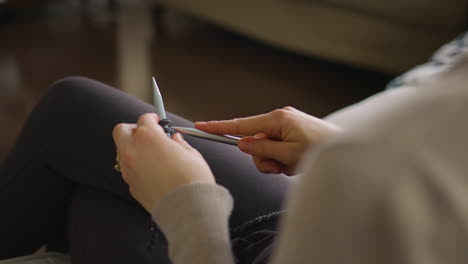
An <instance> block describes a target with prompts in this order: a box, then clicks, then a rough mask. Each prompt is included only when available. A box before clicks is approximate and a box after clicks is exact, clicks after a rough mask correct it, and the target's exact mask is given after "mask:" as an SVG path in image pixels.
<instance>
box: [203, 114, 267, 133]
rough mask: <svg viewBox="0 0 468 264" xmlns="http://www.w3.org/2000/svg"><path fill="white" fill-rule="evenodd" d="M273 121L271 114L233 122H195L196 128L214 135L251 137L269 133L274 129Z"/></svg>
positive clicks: (237, 119)
mask: <svg viewBox="0 0 468 264" xmlns="http://www.w3.org/2000/svg"><path fill="white" fill-rule="evenodd" d="M273 121H274V120H272V118H271V117H270V116H269V114H262V115H257V116H252V117H245V118H235V119H232V120H222V121H209V122H195V127H196V128H198V129H200V130H203V131H205V132H208V133H213V134H231V135H238V136H249V135H254V134H257V133H262V132H268V131H265V130H269V129H270V128H271V127H273V124H272V122H273Z"/></svg>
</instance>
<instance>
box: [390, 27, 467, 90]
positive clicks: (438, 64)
mask: <svg viewBox="0 0 468 264" xmlns="http://www.w3.org/2000/svg"><path fill="white" fill-rule="evenodd" d="M467 56H468V32H465V33H463V34H461V35H459V36H458V37H457V38H455V39H454V40H453V41H451V42H449V43H447V44H445V45H444V46H442V47H441V48H440V49H439V50H437V51H436V53H434V55H433V56H432V57H431V58H430V59H429V61H428V62H427V63H424V64H421V65H419V66H417V67H415V68H414V69H412V70H410V71H408V72H406V73H404V74H402V75H400V76H398V77H397V78H395V79H394V80H392V81H391V82H390V83H389V84H388V85H387V89H391V88H397V87H401V86H413V87H415V86H418V85H420V84H422V83H426V82H430V81H431V80H433V79H434V78H436V77H437V76H438V75H439V74H440V73H443V72H445V71H448V70H450V69H451V68H452V67H453V66H454V65H455V64H457V63H458V62H459V61H460V60H462V59H463V58H465V57H467Z"/></svg>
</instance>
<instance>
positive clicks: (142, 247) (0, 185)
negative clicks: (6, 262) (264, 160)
mask: <svg viewBox="0 0 468 264" xmlns="http://www.w3.org/2000/svg"><path fill="white" fill-rule="evenodd" d="M153 108H154V107H153V106H152V105H149V104H146V103H144V102H142V101H140V100H138V99H136V98H133V97H131V96H129V95H127V94H125V93H123V92H121V91H119V90H116V89H114V88H112V87H109V86H106V85H104V84H102V83H99V82H96V81H92V80H89V79H86V78H80V77H73V78H67V79H64V80H62V81H59V82H57V83H55V84H54V85H52V87H51V88H50V89H49V91H48V93H47V94H46V96H45V97H44V98H43V100H41V102H40V103H39V104H38V105H37V106H36V108H35V109H34V110H33V112H32V113H31V114H30V116H29V118H28V120H27V122H26V124H25V126H24V128H23V130H22V132H21V134H20V136H19V138H18V140H17V142H16V144H15V146H14V148H13V149H12V151H11V153H10V154H9V156H8V157H7V159H6V160H5V161H4V162H3V164H2V166H1V167H0V214H1V217H0V259H4V258H11V257H16V256H21V255H27V254H31V253H32V252H34V251H35V250H37V249H38V248H39V247H40V246H41V245H43V244H48V245H49V248H52V249H54V250H61V251H69V252H70V254H71V257H72V261H73V262H74V263H99V264H102V263H114V264H118V263H141V264H144V263H152V264H154V263H169V261H168V259H167V250H166V248H165V247H164V246H163V245H161V244H159V243H156V245H155V247H154V248H153V249H149V247H148V245H149V243H150V242H151V237H152V233H151V232H150V231H149V230H150V225H151V221H150V216H149V215H148V214H147V213H146V212H145V211H144V210H143V209H142V208H141V207H140V206H139V205H138V203H137V202H135V201H134V200H133V199H132V197H131V196H130V194H129V192H128V187H127V185H126V184H125V182H123V180H122V178H121V175H120V174H119V173H117V172H116V171H114V169H113V166H114V164H115V146H114V143H113V140H112V129H113V127H114V126H115V125H116V124H117V123H120V122H125V123H135V122H136V121H137V119H138V117H139V116H140V115H141V114H143V113H147V112H154V110H153ZM169 118H170V119H172V121H173V123H174V125H177V126H191V123H190V122H189V121H187V120H185V119H183V118H180V117H178V116H175V115H169ZM185 139H186V140H187V141H188V142H189V144H191V145H192V146H193V147H195V148H196V149H198V150H199V151H200V152H201V153H202V155H203V156H204V157H205V159H206V160H207V162H208V164H209V165H210V167H211V169H212V171H213V173H214V175H215V177H216V180H217V182H218V183H219V184H221V185H223V186H225V187H226V188H228V189H229V190H230V192H231V193H232V195H233V197H234V201H235V205H234V211H233V214H232V216H231V219H230V225H231V227H234V226H237V225H240V224H242V223H243V222H245V221H248V220H250V219H252V218H255V217H257V216H259V215H263V214H267V213H270V212H273V211H278V210H281V205H282V201H283V199H284V196H285V192H286V190H287V188H288V186H289V183H290V180H289V179H288V178H287V177H286V176H284V175H265V174H262V173H259V172H258V171H257V170H256V168H255V166H254V164H253V162H252V161H251V158H250V156H248V155H245V154H243V153H241V152H240V151H239V150H238V149H237V148H236V147H233V146H229V145H225V144H221V143H217V142H211V141H206V140H202V139H197V138H192V137H190V136H185ZM187 221H190V219H187ZM67 243H68V244H67Z"/></svg>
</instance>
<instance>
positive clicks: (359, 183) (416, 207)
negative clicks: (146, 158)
mask: <svg viewBox="0 0 468 264" xmlns="http://www.w3.org/2000/svg"><path fill="white" fill-rule="evenodd" d="M434 76H435V77H434V78H431V80H430V82H424V81H422V82H420V83H418V84H417V85H413V86H412V87H400V88H398V89H391V90H387V91H385V92H383V93H381V94H378V95H376V96H373V97H371V98H369V99H367V100H365V101H363V102H361V103H359V104H356V105H354V106H351V107H349V108H347V109H344V110H342V111H340V112H338V113H336V114H334V115H332V116H330V117H329V118H328V121H330V122H334V123H336V124H338V125H340V126H342V127H343V128H344V129H345V131H346V132H345V133H343V134H342V135H340V136H337V137H336V138H334V139H332V140H330V141H329V142H326V143H324V144H323V145H322V146H320V147H319V148H315V149H312V150H310V151H309V153H308V154H307V155H305V157H304V158H303V161H302V166H301V168H302V170H301V171H303V173H302V174H301V176H299V180H298V182H297V185H296V187H295V188H293V190H292V191H291V193H290V197H289V200H288V203H287V207H288V213H287V215H286V217H285V218H284V221H283V222H282V223H281V231H280V235H279V238H278V239H279V240H278V241H279V242H278V244H277V246H276V249H275V251H274V254H273V257H272V261H271V262H272V263H273V264H280V263H281V264H304V263H313V264H319V263H330V264H331V263H333V264H335V263H336V264H338V263H340V264H341V263H346V264H371V263H372V264H375V263H379V264H384V263H398V264H404V263H408V264H409V263H412V264H413V263H414V264H416V263H417V264H432V263H444V264H447V263H460V264H461V263H463V264H465V263H468V140H467V137H468V60H466V59H464V60H462V61H461V62H457V64H456V65H455V66H454V67H452V68H451V69H450V70H446V71H442V72H440V73H438V74H436V75H434ZM231 209H232V198H231V196H230V195H229V193H228V191H227V190H225V189H224V188H223V187H221V186H218V185H208V184H191V185H186V186H183V187H180V188H178V189H176V190H175V191H173V192H172V193H170V194H168V195H166V196H165V197H164V198H163V200H162V201H161V202H160V203H159V204H158V205H157V207H156V208H155V209H154V211H153V217H154V219H155V221H156V222H157V223H158V224H159V225H160V227H161V228H162V230H163V232H164V233H165V234H166V236H167V238H168V241H169V251H170V257H171V259H172V261H173V263H174V264H202V263H203V264H215V263H216V264H232V263H233V257H232V253H231V248H230V243H229V233H228V225H227V222H228V217H229V214H230V212H231Z"/></svg>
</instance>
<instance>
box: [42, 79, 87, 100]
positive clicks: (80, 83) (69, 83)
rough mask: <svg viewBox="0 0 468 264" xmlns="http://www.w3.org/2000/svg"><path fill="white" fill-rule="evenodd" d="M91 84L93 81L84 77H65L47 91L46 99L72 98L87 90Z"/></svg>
mask: <svg viewBox="0 0 468 264" xmlns="http://www.w3.org/2000/svg"><path fill="white" fill-rule="evenodd" d="M92 82H94V81H93V80H91V79H88V78H86V77H80V76H71V77H66V78H63V79H60V80H58V81H56V82H54V83H53V84H52V85H51V86H50V87H49V89H48V90H47V94H46V97H52V98H59V99H60V98H64V97H74V96H76V95H77V94H82V93H83V92H84V91H85V90H87V89H88V88H87V87H89V84H90V83H92Z"/></svg>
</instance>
